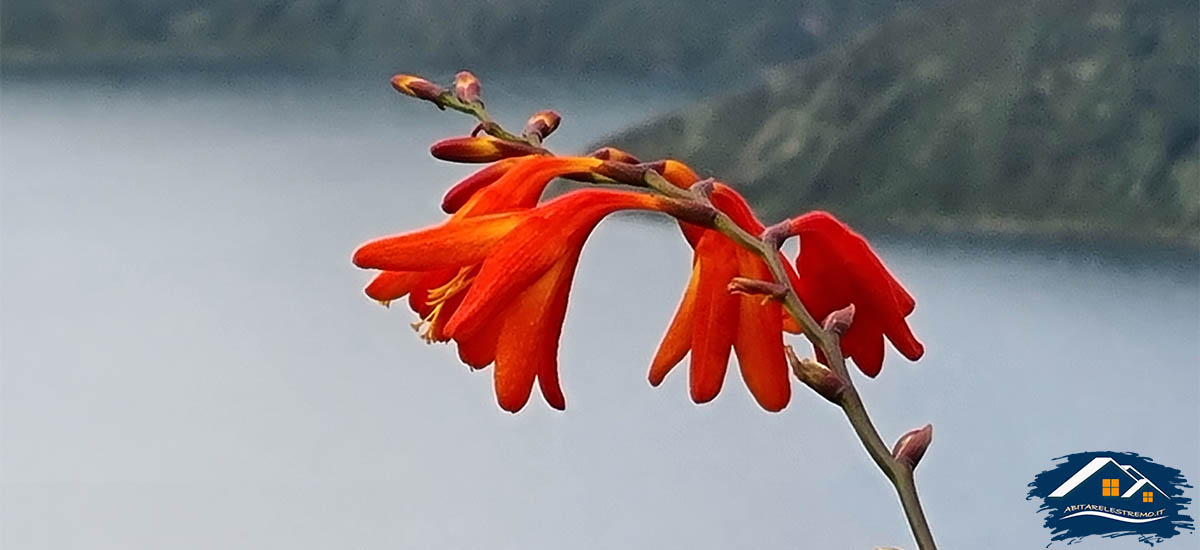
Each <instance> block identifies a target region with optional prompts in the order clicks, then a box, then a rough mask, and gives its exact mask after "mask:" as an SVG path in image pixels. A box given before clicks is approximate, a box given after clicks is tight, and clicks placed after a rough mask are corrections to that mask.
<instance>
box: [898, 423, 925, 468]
mask: <svg viewBox="0 0 1200 550" xmlns="http://www.w3.org/2000/svg"><path fill="white" fill-rule="evenodd" d="M932 442H933V424H926V425H924V426H921V427H920V428H917V429H915V430H909V431H908V432H907V433H905V434H904V435H902V436H900V439H898V440H896V446H895V447H893V448H892V457H893V458H895V459H896V460H897V461H899V462H901V463H904V464H907V465H908V467H909V468H916V467H917V464H918V463H919V462H921V457H923V456H925V450H926V449H928V448H929V444H930V443H932Z"/></svg>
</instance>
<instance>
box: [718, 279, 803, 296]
mask: <svg viewBox="0 0 1200 550" xmlns="http://www.w3.org/2000/svg"><path fill="white" fill-rule="evenodd" d="M726 289H727V290H728V291H729V292H733V293H736V294H747V295H750V296H763V297H765V298H768V299H773V300H782V299H783V297H784V296H787V292H788V289H787V287H786V286H784V285H781V284H779V283H777V282H775V281H762V280H759V279H748V278H746V277H734V278H733V279H730V281H729V284H728V285H727V286H726Z"/></svg>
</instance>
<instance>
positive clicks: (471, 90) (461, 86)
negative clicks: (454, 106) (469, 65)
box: [454, 71, 482, 103]
mask: <svg viewBox="0 0 1200 550" xmlns="http://www.w3.org/2000/svg"><path fill="white" fill-rule="evenodd" d="M454 95H455V96H457V97H458V100H459V101H461V102H463V103H481V102H482V101H481V100H480V98H479V79H478V78H476V77H475V75H473V74H471V72H470V71H459V73H458V74H456V75H454Z"/></svg>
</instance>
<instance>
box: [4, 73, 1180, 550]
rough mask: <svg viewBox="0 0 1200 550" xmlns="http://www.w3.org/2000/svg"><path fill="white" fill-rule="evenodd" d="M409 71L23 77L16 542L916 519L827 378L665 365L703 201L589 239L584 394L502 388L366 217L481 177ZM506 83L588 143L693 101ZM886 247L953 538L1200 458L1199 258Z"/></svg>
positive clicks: (573, 386)
mask: <svg viewBox="0 0 1200 550" xmlns="http://www.w3.org/2000/svg"><path fill="white" fill-rule="evenodd" d="M386 78H387V75H380V77H379V79H378V80H377V81H372V82H358V81H353V82H351V81H343V82H313V81H310V80H306V79H302V78H291V77H280V78H277V79H266V78H259V79H247V78H240V77H231V78H226V79H217V80H200V79H195V78H185V79H178V80H174V79H162V80H156V81H143V80H130V81H118V82H113V81H108V82H98V81H97V82H55V83H46V82H12V81H10V82H7V83H6V84H5V86H4V87H3V88H2V89H0V92H2V93H3V96H2V99H0V101H2V104H0V154H2V159H0V160H2V167H0V177H2V181H3V195H2V199H3V202H2V211H0V212H2V218H0V229H2V231H0V239H2V241H0V246H2V250H3V252H2V256H0V261H2V264H0V265H2V283H0V291H2V294H0V311H2V312H3V317H2V321H0V323H2V324H0V331H2V335H3V342H2V344H3V345H2V348H0V349H2V351H0V360H2V364H3V371H2V377H0V384H2V386H0V414H2V415H3V424H2V426H3V434H2V445H3V447H2V452H0V461H2V462H0V467H2V481H3V491H2V494H0V505H2V506H3V535H2V539H0V540H2V543H3V547H4V548H6V549H13V550H16V549H65V548H89V549H93V548H196V549H210V548H247V549H250V548H253V549H261V548H287V549H299V548H313V549H318V548H320V549H324V548H478V547H484V546H485V545H486V546H487V547H489V548H560V547H562V548H714V549H715V548H737V547H755V548H800V547H813V548H859V549H866V548H872V547H874V546H876V545H885V546H886V545H895V546H900V547H904V548H910V549H911V548H912V547H913V545H912V542H911V538H910V536H909V534H908V531H907V527H906V525H905V524H904V522H903V518H902V516H901V514H900V512H899V508H898V505H897V503H896V501H895V498H894V496H893V494H892V493H891V488H890V486H889V485H888V484H887V482H886V481H885V480H884V478H883V476H882V475H881V474H880V473H879V472H878V471H876V470H875V469H874V467H873V466H872V465H871V463H870V461H869V459H868V457H867V455H866V454H865V452H864V451H863V450H862V449H861V447H860V446H859V444H858V442H857V441H856V440H855V439H854V437H853V435H852V434H851V432H850V430H849V428H848V426H847V425H845V421H844V419H843V418H842V417H841V416H840V415H839V414H838V413H837V411H836V410H835V409H834V408H833V407H832V406H830V405H828V404H826V403H825V402H823V401H821V400H820V399H819V398H816V397H814V396H812V395H810V394H809V393H808V392H806V391H802V388H797V392H796V397H795V399H794V401H793V404H792V405H791V406H790V407H789V408H788V409H787V410H786V411H785V412H783V413H781V414H777V415H771V414H767V413H764V412H762V411H761V410H759V409H758V408H757V407H755V406H754V405H753V403H752V401H751V400H750V398H749V396H748V394H747V393H746V391H745V389H744V388H743V387H742V386H741V383H740V381H739V380H737V379H736V378H733V379H730V380H729V381H728V382H727V383H726V387H725V391H724V392H723V393H722V394H721V396H720V397H719V398H718V399H717V400H716V401H715V402H714V403H712V404H710V405H707V406H703V407H696V406H694V405H692V404H691V403H690V401H688V400H687V397H686V393H687V391H686V376H683V374H682V371H679V372H676V373H675V374H674V375H673V376H671V377H669V378H668V381H667V382H666V383H665V384H664V386H663V387H661V388H659V389H653V388H650V387H649V385H648V384H647V383H646V382H645V374H646V369H647V365H648V363H649V360H650V357H651V356H652V355H653V353H654V349H655V346H656V345H657V343H658V339H659V337H660V335H661V334H662V331H663V330H664V328H665V326H666V324H667V322H668V320H669V319H670V316H671V314H672V313H673V311H674V308H675V306H676V302H677V300H678V297H679V294H680V292H681V290H682V288H683V285H684V283H685V281H686V277H687V271H688V268H687V266H688V262H689V257H690V255H689V250H688V248H687V246H686V244H685V243H684V242H683V240H682V239H680V238H679V236H678V234H677V231H676V230H675V229H674V228H673V227H672V226H671V225H670V224H667V223H654V222H649V221H646V220H644V219H641V218H631V217H618V218H617V219H613V220H609V221H607V222H605V223H604V224H603V225H602V226H601V227H600V229H599V230H598V231H597V232H596V234H595V235H594V237H593V238H592V240H591V241H590V242H589V244H588V247H587V249H586V252H585V253H584V256H583V259H582V263H581V265H580V269H579V275H578V279H577V282H576V285H575V289H574V292H573V295H572V302H571V307H570V311H569V312H568V318H567V324H566V329H565V336H564V338H563V344H562V352H561V364H562V373H563V380H564V385H565V389H566V392H567V399H568V410H567V411H566V412H565V413H558V412H554V411H551V410H549V409H548V408H547V407H546V406H545V405H544V404H543V403H542V402H541V401H540V400H538V399H537V398H535V400H534V401H532V402H531V404H530V406H528V407H527V408H526V410H525V411H524V412H522V413H521V414H519V415H515V416H514V415H509V414H505V413H502V412H501V411H500V410H499V409H498V408H497V406H496V405H495V403H494V400H493V396H492V393H491V387H490V382H491V381H490V371H487V372H484V373H471V372H468V370H467V369H466V368H465V367H463V366H461V365H460V364H459V363H458V362H457V361H456V359H455V354H454V352H453V350H452V349H451V348H448V347H445V346H428V345H425V344H423V343H422V342H421V341H420V340H419V339H418V338H417V337H416V336H415V335H414V334H413V333H412V331H411V330H410V329H409V327H408V323H410V322H411V321H412V320H413V319H412V318H411V314H410V313H409V312H408V311H407V310H406V309H405V308H402V307H396V308H392V309H391V310H387V309H384V308H381V307H379V306H378V305H377V304H374V303H372V302H370V301H369V300H367V299H366V298H365V297H363V296H362V294H361V287H362V285H363V284H365V283H366V281H367V280H368V277H369V276H368V274H367V273H364V272H361V271H359V270H357V269H355V268H354V267H353V266H351V265H350V262H349V257H350V253H351V251H352V250H353V249H354V248H355V246H356V245H358V244H359V243H360V242H362V241H364V240H366V239H369V238H372V237H375V236H378V235H382V234H385V233H393V232H399V231H403V230H407V229H412V228H415V227H419V226H423V225H426V224H430V223H433V222H436V221H437V220H439V219H440V218H441V215H440V213H439V211H438V208H437V205H438V204H439V202H440V198H441V193H442V191H444V190H445V189H446V188H447V187H448V186H449V185H451V184H452V183H453V182H455V181H456V180H457V178H459V177H461V176H462V175H464V174H466V173H467V172H468V169H467V168H464V167H462V166H455V165H449V164H446V163H441V162H438V161H435V160H433V159H431V158H429V157H428V156H427V155H426V153H425V151H426V148H427V147H428V144H429V143H430V142H431V141H433V140H435V139H437V138H440V137H446V136H450V135H454V134H458V133H462V132H465V131H466V130H469V129H470V127H471V122H470V121H469V120H467V119H466V118H465V117H462V116H458V115H455V114H447V113H439V112H437V111H436V110H435V109H433V108H431V107H429V106H427V105H423V104H417V103H415V102H412V101H404V100H402V99H401V98H399V97H398V96H397V95H396V94H395V93H394V92H393V91H391V89H390V88H389V87H388V85H387V81H386ZM485 94H486V95H487V97H489V99H490V101H491V102H492V104H493V105H494V107H495V108H497V109H498V110H499V114H500V116H501V118H502V120H505V121H507V122H509V123H510V124H512V125H517V124H519V123H520V121H522V120H524V117H525V115H526V114H527V113H529V112H532V110H534V109H536V108H541V107H553V108H556V109H558V110H559V111H560V112H562V113H563V115H564V117H565V120H564V123H563V126H562V129H561V130H560V132H559V135H556V136H554V138H553V139H552V140H551V142H550V143H551V145H552V146H554V147H556V148H557V149H558V150H560V151H564V152H566V151H575V150H579V149H581V148H582V147H584V146H585V144H587V143H589V142H592V141H593V140H595V139H597V138H598V137H599V136H602V135H604V134H606V133H608V132H612V131H614V130H616V129H618V128H620V127H622V126H623V125H625V124H628V123H632V122H634V121H637V120H639V119H642V118H644V117H646V116H648V115H650V114H653V113H656V112H662V111H664V110H667V109H671V108H674V107H677V106H680V105H682V104H683V103H685V101H686V99H687V96H688V94H687V93H683V92H679V91H677V90H670V89H666V88H656V87H653V86H638V85H632V84H628V85H627V84H624V83H620V82H554V81H547V80H535V81H534V82H533V84H531V85H527V86H522V85H521V84H519V81H517V80H512V81H511V82H510V83H508V84H503V83H502V84H491V83H489V81H485ZM878 248H879V252H880V254H881V255H882V256H883V257H884V259H885V261H887V262H888V264H889V265H890V266H891V267H892V268H893V270H894V271H895V272H896V273H897V274H898V276H899V277H900V278H901V279H902V280H903V281H904V282H905V284H906V285H907V286H908V288H909V289H910V290H911V292H912V294H913V295H914V296H916V298H917V302H918V306H917V310H916V313H915V314H914V316H913V317H912V324H913V327H914V330H915V331H916V333H917V335H918V336H919V337H920V338H921V339H922V340H923V341H924V342H925V344H926V347H927V349H928V353H927V355H926V357H925V358H924V359H923V360H922V361H920V362H919V363H916V364H911V363H908V362H906V361H904V360H903V359H902V358H901V357H899V356H898V355H895V354H894V352H890V350H889V353H890V355H889V357H888V359H887V362H886V364H885V368H884V372H883V374H882V375H881V376H880V377H879V378H878V379H877V380H861V381H860V386H861V388H862V392H863V394H864V398H865V399H866V401H867V404H868V406H869V407H870V408H871V410H872V412H873V414H874V416H875V418H876V421H877V423H878V425H879V428H880V430H881V431H882V433H883V434H884V438H885V439H887V440H889V441H891V440H894V438H895V437H896V436H898V435H899V434H900V433H902V432H903V431H904V430H907V429H909V428H911V427H915V426H919V425H921V424H924V423H926V422H932V423H933V424H934V426H935V431H934V434H935V437H934V444H933V446H932V447H931V449H930V451H929V453H928V454H927V455H926V457H925V460H924V461H923V462H922V464H921V467H920V468H919V469H918V482H919V484H920V488H921V491H922V497H923V499H924V501H925V504H926V509H927V512H928V515H929V518H930V521H931V523H932V525H933V527H934V530H935V533H936V535H937V537H938V539H939V542H941V544H942V546H943V547H945V548H1040V547H1043V546H1045V544H1046V543H1047V542H1048V539H1049V534H1048V532H1047V531H1045V530H1044V529H1043V528H1042V526H1041V518H1040V517H1039V516H1038V515H1037V514H1036V513H1035V508H1036V505H1035V504H1034V503H1033V502H1029V501H1026V500H1025V498H1024V495H1025V492H1026V490H1027V488H1026V484H1027V483H1028V482H1029V481H1030V480H1031V479H1032V478H1033V476H1034V475H1035V474H1036V473H1038V472H1040V471H1042V470H1045V469H1048V468H1049V467H1050V466H1051V462H1052V459H1053V458H1054V457H1058V456H1060V455H1064V454H1067V453H1072V452H1079V451H1089V450H1128V451H1136V452H1139V453H1141V454H1144V455H1148V456H1150V457H1152V458H1154V459H1155V460H1157V461H1159V462H1160V463H1163V464H1166V465H1170V466H1174V467H1177V468H1181V469H1183V471H1184V474H1185V475H1187V476H1189V477H1190V479H1191V480H1192V482H1193V483H1195V482H1196V481H1198V480H1200V468H1198V466H1200V435H1198V433H1200V426H1198V418H1200V414H1198V413H1200V411H1198V409H1197V403H1198V402H1200V401H1198V397H1200V376H1198V370H1197V368H1198V367H1200V344H1198V339H1197V335H1198V333H1200V283H1198V268H1197V263H1196V259H1195V257H1194V254H1180V253H1129V252H1125V253H1112V252H1100V251H1096V250H1062V249H1057V248H1050V247H1027V246H1016V245H1004V246H1001V245H998V244H996V243H989V242H986V241H974V242H945V241H941V242H918V241H912V240H880V241H879V246H878ZM860 378H861V377H860ZM1192 496H1193V497H1194V496H1195V495H1194V493H1193V495H1192ZM1193 516H1195V510H1193ZM1194 537H1195V535H1185V536H1183V537H1179V539H1177V540H1172V541H1170V542H1169V543H1167V544H1166V545H1165V547H1167V548H1176V547H1179V548H1182V547H1186V546H1188V545H1189V544H1194V542H1195V538H1194ZM1129 542H1130V541H1129V540H1128V539H1122V540H1119V541H1112V540H1107V539H1106V540H1099V541H1097V540H1089V541H1088V544H1086V545H1085V546H1087V547H1089V548H1092V547H1096V548H1110V547H1111V548H1116V547H1121V548H1127V547H1129V546H1128V544H1129ZM1122 544H1124V546H1122Z"/></svg>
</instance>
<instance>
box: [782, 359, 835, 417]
mask: <svg viewBox="0 0 1200 550" xmlns="http://www.w3.org/2000/svg"><path fill="white" fill-rule="evenodd" d="M783 350H784V352H786V353H787V358H788V363H790V364H791V365H792V373H793V374H795V375H796V378H797V379H798V380H800V381H801V382H804V385H806V386H808V387H809V388H812V390H813V391H815V392H817V395H820V396H821V397H824V398H825V399H826V400H828V401H829V402H830V403H833V404H840V402H841V398H842V393H844V392H845V391H846V388H847V387H848V386H849V384H848V383H847V382H846V380H845V379H844V378H842V377H841V376H839V375H838V373H836V372H833V370H831V369H830V368H829V367H826V366H825V365H822V364H820V363H818V362H817V361H816V360H815V359H812V358H809V357H805V358H804V359H800V358H798V357H796V352H795V350H793V349H792V346H784V348H783Z"/></svg>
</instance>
